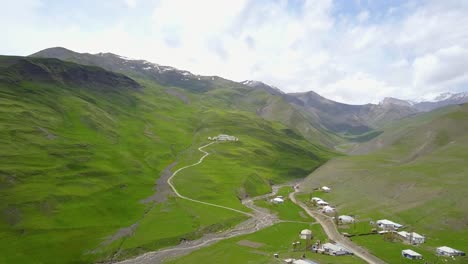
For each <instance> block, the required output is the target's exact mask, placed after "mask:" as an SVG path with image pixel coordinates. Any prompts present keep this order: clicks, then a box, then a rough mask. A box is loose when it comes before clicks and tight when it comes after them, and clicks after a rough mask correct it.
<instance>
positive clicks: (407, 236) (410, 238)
mask: <svg viewBox="0 0 468 264" xmlns="http://www.w3.org/2000/svg"><path fill="white" fill-rule="evenodd" d="M398 235H399V236H400V237H402V238H403V239H404V240H405V241H407V242H408V243H411V244H422V243H424V242H425V240H426V238H425V237H424V236H422V235H420V234H418V233H415V232H411V233H408V232H406V231H400V232H398Z"/></svg>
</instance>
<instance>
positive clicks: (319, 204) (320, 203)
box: [316, 200, 328, 206]
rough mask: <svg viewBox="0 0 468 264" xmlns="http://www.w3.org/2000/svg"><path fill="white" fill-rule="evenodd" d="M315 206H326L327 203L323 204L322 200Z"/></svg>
mask: <svg viewBox="0 0 468 264" xmlns="http://www.w3.org/2000/svg"><path fill="white" fill-rule="evenodd" d="M316 204H317V205H318V206H328V203H327V202H325V201H324V200H320V201H317V202H316Z"/></svg>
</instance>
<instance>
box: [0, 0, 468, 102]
mask: <svg viewBox="0 0 468 264" xmlns="http://www.w3.org/2000/svg"><path fill="white" fill-rule="evenodd" d="M0 1H1V2H2V3H1V5H2V16H0V23H2V25H7V27H6V29H3V30H2V31H3V32H2V34H1V35H0V43H2V44H1V45H0V54H10V55H28V54H31V53H34V52H36V51H38V50H41V49H44V48H48V47H54V46H62V47H66V48H69V49H72V50H75V51H78V52H89V53H97V52H113V53H117V54H120V55H123V56H127V57H132V58H139V59H146V60H148V61H151V62H155V63H159V64H162V65H170V66H174V67H177V68H180V69H185V70H189V71H192V72H193V73H195V74H203V75H219V76H223V77H225V78H229V79H233V80H236V81H242V80H246V79H253V80H260V81H263V82H266V83H269V84H272V85H275V86H277V87H279V88H280V89H282V90H284V91H287V92H300V91H308V90H314V91H316V92H318V93H320V94H322V95H324V96H326V97H328V98H331V99H334V100H337V101H341V102H346V103H353V104H360V103H368V102H374V103H375V102H378V101H380V100H381V99H383V98H384V97H387V96H393V97H399V98H405V99H412V98H423V97H431V96H433V95H436V94H438V93H441V92H446V91H451V92H459V91H466V90H467V89H468V16H467V15H466V14H468V1H461V0H460V1H456V0H447V1H438V0H427V1H422V0H417V1H416V0H410V1H396V0H395V1H377V0H335V1H333V0H320V1H312V0H311V1H306V0H291V1H287V0H237V1H222V0H198V1H188V0H186V1H183V0H154V1H149V0H148V1H146V0H103V1H91V0H82V1H79V0H76V1H59V0H15V1H6V0H0Z"/></svg>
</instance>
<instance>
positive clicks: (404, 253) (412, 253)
mask: <svg viewBox="0 0 468 264" xmlns="http://www.w3.org/2000/svg"><path fill="white" fill-rule="evenodd" d="M401 255H402V256H403V257H405V258H408V259H422V255H421V254H419V253H418V252H416V251H413V250H411V249H405V250H402V251H401Z"/></svg>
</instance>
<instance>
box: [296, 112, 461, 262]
mask: <svg viewBox="0 0 468 264" xmlns="http://www.w3.org/2000/svg"><path fill="white" fill-rule="evenodd" d="M466 131H468V105H467V104H465V105H458V106H451V107H448V108H444V109H439V110H436V111H434V112H430V113H426V114H423V115H420V116H415V117H412V118H407V119H404V120H402V121H400V122H398V123H395V124H392V125H390V126H388V127H386V129H385V132H384V133H383V134H382V135H380V136H379V137H377V138H375V139H373V140H372V141H370V142H367V143H364V144H362V145H360V146H358V147H356V148H355V150H354V151H355V153H367V154H361V155H355V156H347V157H339V158H336V159H333V160H332V161H330V162H328V163H327V164H326V165H324V166H322V167H321V168H319V169H318V170H317V171H315V172H314V173H313V174H311V175H310V176H309V177H308V178H307V180H306V182H305V183H304V186H305V187H307V188H308V189H309V190H312V188H314V187H318V186H321V185H327V186H331V187H332V188H333V192H332V193H330V194H327V195H326V198H325V199H327V200H330V201H331V202H332V203H333V204H336V205H337V206H338V209H339V211H340V213H343V214H353V215H356V216H357V217H358V219H361V220H362V222H363V225H365V226H366V227H364V229H367V230H370V228H371V227H370V226H369V224H368V222H369V220H371V219H372V220H377V219H381V218H387V219H391V220H393V221H396V222H399V223H401V224H404V225H406V226H408V227H407V230H414V231H415V232H417V233H420V234H425V235H426V236H427V243H425V244H424V245H422V246H421V247H419V248H417V249H416V251H420V252H421V253H423V255H424V256H425V257H426V259H428V260H430V261H434V262H435V261H436V259H435V256H434V249H435V247H438V246H443V245H447V246H451V247H454V248H458V249H460V250H464V251H468V239H467V237H468V228H467V226H468V214H467V212H468V196H467V195H466V193H467V192H466V190H467V188H468V183H467V181H466V175H467V174H468V163H467V162H466V160H467V158H468V134H467V133H466ZM369 239H372V240H369ZM369 239H367V238H366V237H361V238H359V239H356V242H358V243H360V244H363V245H365V246H367V247H369V248H370V249H371V250H372V251H374V253H375V254H377V255H378V256H380V257H382V258H383V259H385V260H387V261H388V262H389V263H396V262H397V261H398V258H399V252H400V251H399V248H400V247H401V243H389V242H384V241H383V239H381V238H375V237H372V238H369ZM382 243H383V244H382ZM460 261H463V260H460ZM464 261H466V258H465V259H464Z"/></svg>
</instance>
